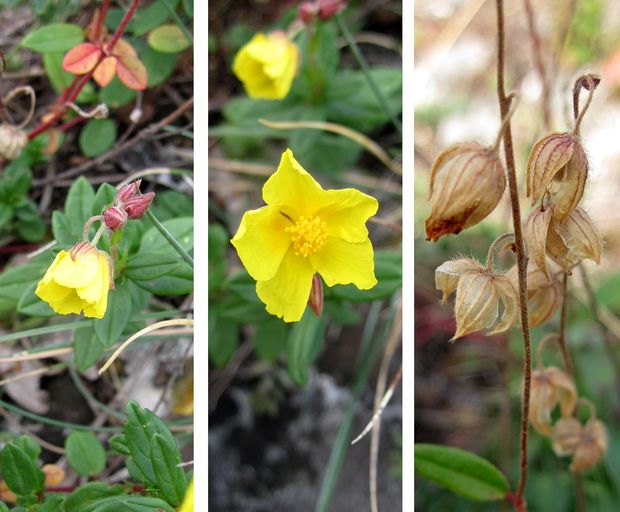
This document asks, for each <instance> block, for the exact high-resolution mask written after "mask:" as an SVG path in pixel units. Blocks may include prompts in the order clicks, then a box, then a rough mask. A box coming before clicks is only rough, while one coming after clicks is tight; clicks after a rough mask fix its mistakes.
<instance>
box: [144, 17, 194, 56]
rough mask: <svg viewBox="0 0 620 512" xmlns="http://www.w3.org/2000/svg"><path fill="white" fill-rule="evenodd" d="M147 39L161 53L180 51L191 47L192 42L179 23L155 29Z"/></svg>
mask: <svg viewBox="0 0 620 512" xmlns="http://www.w3.org/2000/svg"><path fill="white" fill-rule="evenodd" d="M147 41H148V43H149V45H150V47H151V48H153V49H154V50H156V51H158V52H161V53H179V52H182V51H183V50H187V48H189V47H190V42H189V41H188V40H187V38H186V37H185V34H183V31H182V30H181V29H180V28H179V27H178V26H177V25H172V24H171V25H162V26H160V27H157V28H156V29H155V30H153V31H152V32H151V33H150V34H149V36H148V38H147Z"/></svg>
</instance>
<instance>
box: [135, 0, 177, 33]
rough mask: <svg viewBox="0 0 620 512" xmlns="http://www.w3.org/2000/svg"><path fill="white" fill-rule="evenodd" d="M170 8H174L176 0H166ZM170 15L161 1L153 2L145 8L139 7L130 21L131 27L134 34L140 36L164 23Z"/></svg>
mask: <svg viewBox="0 0 620 512" xmlns="http://www.w3.org/2000/svg"><path fill="white" fill-rule="evenodd" d="M166 3H167V4H168V5H169V6H170V7H171V8H172V9H176V7H177V4H178V3H179V2H178V0H167V2H166ZM169 17H170V11H168V9H167V8H166V6H165V5H163V4H162V2H161V1H157V2H153V3H152V4H151V5H150V6H148V7H147V8H145V9H139V10H138V11H137V12H136V14H135V16H134V18H133V20H132V22H131V29H132V32H133V34H134V35H136V36H142V35H144V34H146V33H147V32H149V31H151V30H153V29H154V28H156V27H159V25H161V24H162V23H166V21H168V18H169Z"/></svg>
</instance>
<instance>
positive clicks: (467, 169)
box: [425, 142, 506, 241]
mask: <svg viewBox="0 0 620 512" xmlns="http://www.w3.org/2000/svg"><path fill="white" fill-rule="evenodd" d="M505 187H506V177H505V173H504V168H503V167H502V164H501V161H500V159H499V156H498V154H497V151H496V150H493V149H489V148H484V147H482V146H481V145H480V144H477V143H475V142H470V143H464V144H456V145H454V146H451V147H449V148H448V149H446V150H445V151H443V152H442V153H441V154H440V155H439V156H438V157H437V159H436V160H435V163H434V164H433V168H432V170H431V180H430V187H429V201H430V203H431V214H430V216H429V217H428V218H427V219H426V221H425V224H426V239H427V240H433V241H437V240H439V238H441V237H442V236H443V235H448V234H457V233H460V232H461V231H462V230H463V229H467V228H470V227H472V226H475V225H476V224H478V223H479V222H480V221H481V220H483V219H484V218H485V217H486V216H487V215H489V214H490V213H491V212H492V211H493V210H494V209H495V207H496V206H497V204H498V203H499V200H500V199H501V198H502V195H503V193H504V189H505Z"/></svg>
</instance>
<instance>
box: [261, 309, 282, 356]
mask: <svg viewBox="0 0 620 512" xmlns="http://www.w3.org/2000/svg"><path fill="white" fill-rule="evenodd" d="M254 344H255V346H256V355H257V356H258V357H260V358H261V359H262V360H263V361H274V360H275V359H276V358H277V357H278V356H279V355H280V353H282V351H284V349H285V348H286V326H285V325H284V322H283V321H282V320H280V319H279V318H270V319H269V320H267V321H266V322H261V323H260V324H258V325H257V326H256V334H255V335H254Z"/></svg>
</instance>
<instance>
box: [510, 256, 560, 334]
mask: <svg viewBox="0 0 620 512" xmlns="http://www.w3.org/2000/svg"><path fill="white" fill-rule="evenodd" d="M506 277H507V278H508V279H510V282H511V283H512V285H513V286H514V288H515V290H518V289H519V281H518V271H517V266H516V265H515V266H514V267H512V268H511V269H510V270H509V271H508V272H506ZM527 298H528V301H527V314H528V318H529V324H530V327H537V326H539V325H541V324H544V323H545V322H546V321H547V320H549V319H550V318H551V317H552V316H553V313H555V311H556V310H557V308H558V307H559V306H560V303H561V302H562V289H561V285H560V283H559V282H558V280H557V279H555V278H554V277H553V276H551V280H548V279H547V276H545V273H544V272H543V271H542V270H540V268H538V265H537V264H536V263H535V262H534V261H532V260H530V262H529V264H528V266H527Z"/></svg>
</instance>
